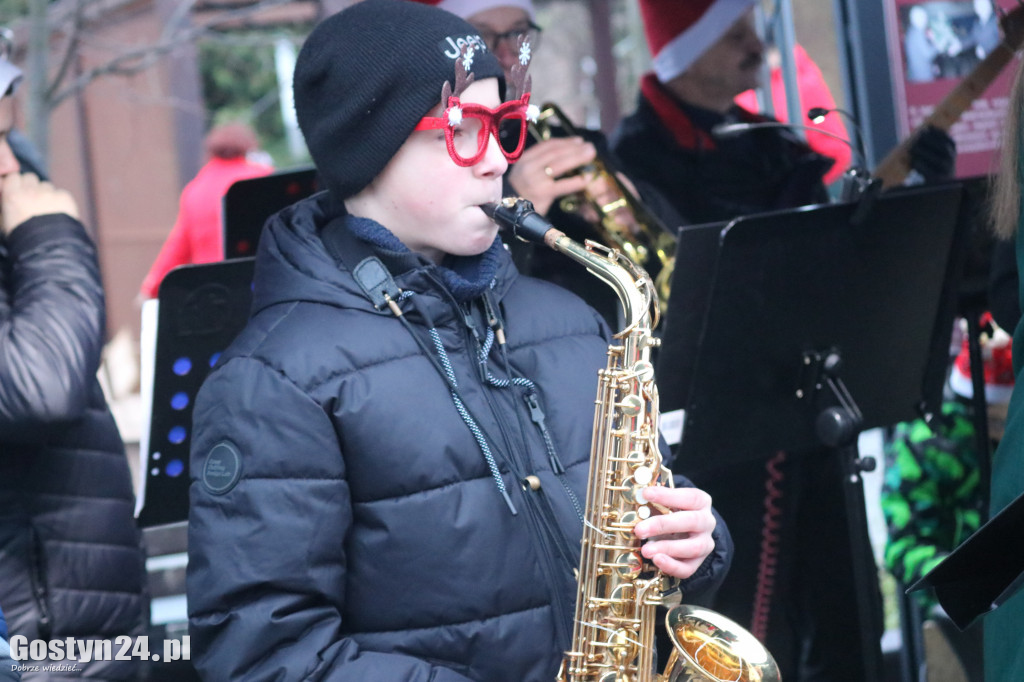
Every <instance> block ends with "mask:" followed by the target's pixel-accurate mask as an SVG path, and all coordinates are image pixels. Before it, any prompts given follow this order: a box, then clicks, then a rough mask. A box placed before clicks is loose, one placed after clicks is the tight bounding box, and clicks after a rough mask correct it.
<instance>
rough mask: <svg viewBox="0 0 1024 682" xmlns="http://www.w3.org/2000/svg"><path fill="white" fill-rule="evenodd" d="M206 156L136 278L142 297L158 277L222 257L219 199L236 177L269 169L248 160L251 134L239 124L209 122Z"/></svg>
mask: <svg viewBox="0 0 1024 682" xmlns="http://www.w3.org/2000/svg"><path fill="white" fill-rule="evenodd" d="M205 146H206V153H207V155H208V156H209V157H210V160H209V161H207V162H206V164H205V165H204V166H203V167H202V168H200V169H199V172H198V173H196V176H195V177H194V178H192V180H191V181H190V182H189V183H188V184H187V185H185V189H184V190H182V192H181V199H180V200H179V202H178V219H177V220H176V221H175V223H174V227H173V228H172V229H171V233H170V234H169V235H168V236H167V241H165V242H164V245H163V247H162V248H161V249H160V254H159V255H158V256H157V257H156V260H155V261H154V262H153V265H152V266H151V267H150V268H149V274H147V275H146V279H145V280H143V282H142V296H143V297H144V298H155V297H156V295H157V291H158V290H159V288H160V282H162V281H163V279H164V276H165V275H166V274H167V273H168V272H170V271H171V270H173V269H174V268H176V267H178V266H179V265H187V264H189V263H211V262H214V261H218V260H221V259H223V258H224V231H223V223H222V218H221V200H222V199H223V198H224V195H225V194H226V193H227V191H228V188H229V187H231V185H233V184H234V183H236V182H238V181H239V180H248V179H249V178H258V177H262V176H264V175H269V174H270V173H271V172H273V170H274V169H273V168H272V167H271V166H268V165H265V164H262V163H254V162H252V161H249V159H248V158H247V157H246V155H247V154H249V153H250V152H252V151H254V150H255V149H256V146H257V141H256V134H255V133H254V132H253V130H252V128H250V127H249V126H247V125H245V124H244V123H226V124H223V125H220V126H216V127H214V128H213V129H212V130H210V132H209V133H208V134H207V136H206V141H205Z"/></svg>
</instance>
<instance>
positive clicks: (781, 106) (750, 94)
mask: <svg viewBox="0 0 1024 682" xmlns="http://www.w3.org/2000/svg"><path fill="white" fill-rule="evenodd" d="M793 58H794V59H795V60H796V79H797V87H798V89H799V90H800V105H801V107H802V108H803V112H801V113H800V114H799V115H797V116H795V117H793V118H790V116H789V113H788V112H787V111H786V109H787V105H786V85H785V83H784V81H783V76H782V66H781V58H780V57H779V54H778V50H770V51H769V52H768V54H767V59H768V62H769V64H771V93H772V111H773V112H774V116H775V117H776V118H777V119H779V120H780V121H783V122H790V121H792V122H793V123H794V124H795V125H803V126H809V127H811V128H816V129H818V130H824V131H825V132H826V133H832V134H833V135H838V136H839V137H841V138H842V140H838V139H836V138H835V137H831V136H829V135H822V134H821V133H818V132H815V131H813V130H812V131H809V132H808V133H807V145H808V146H809V147H810V148H811V149H813V150H814V151H816V152H818V153H819V154H821V155H822V156H827V157H828V158H830V159H835V164H834V165H833V166H832V168H830V169H829V171H828V172H827V173H825V176H824V178H823V180H824V182H825V184H826V185H831V184H832V183H833V182H835V181H836V180H838V179H839V178H840V177H841V176H842V175H843V173H844V172H845V171H846V169H847V168H849V167H850V161H851V159H852V156H853V151H852V149H851V148H850V144H849V142H843V140H847V141H848V140H849V139H850V136H849V135H848V134H847V132H846V126H845V125H844V124H843V119H842V117H841V116H840V115H839V113H838V112H837V113H834V114H831V115H830V116H826V117H825V119H824V120H823V121H821V122H820V123H819V122H817V121H811V120H808V119H807V117H806V115H805V113H804V112H806V111H808V110H809V109H810V108H811V107H821V108H823V109H827V110H829V111H831V110H833V109H835V108H836V100H835V98H834V97H833V96H832V91H831V90H829V87H828V83H826V82H825V77H824V76H823V75H822V73H821V69H820V68H819V67H818V65H817V64H815V63H814V60H813V59H811V56H810V55H809V54H807V51H806V50H805V49H804V48H803V46H802V45H794V46H793ZM736 104H738V105H740V106H741V107H743V108H744V109H746V110H747V111H757V110H758V106H757V93H756V92H755V91H754V90H746V91H744V92H741V93H740V94H738V95H736ZM794 119H795V120H794Z"/></svg>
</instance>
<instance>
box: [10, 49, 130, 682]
mask: <svg viewBox="0 0 1024 682" xmlns="http://www.w3.org/2000/svg"><path fill="white" fill-rule="evenodd" d="M20 79H21V72H20V71H19V70H18V69H17V67H15V66H14V65H13V64H12V63H11V62H10V61H8V60H6V59H4V58H2V57H0V93H2V98H0V510H2V511H0V604H2V605H3V609H4V614H5V615H6V617H7V622H8V626H9V628H10V635H11V636H12V637H15V636H21V637H26V638H27V639H28V640H29V641H32V640H44V641H45V640H49V641H50V642H54V641H57V640H61V641H62V643H63V642H64V641H66V640H67V639H69V638H73V639H74V640H77V641H83V640H108V641H110V640H113V639H114V638H115V637H118V636H122V635H141V634H144V633H145V628H146V627H147V626H148V624H149V617H148V616H149V608H148V599H147V596H146V567H145V554H144V552H143V550H142V548H141V543H140V540H141V538H140V532H139V529H138V527H137V526H136V523H135V518H134V516H133V512H134V508H135V497H134V492H133V487H132V480H131V473H130V470H129V467H128V460H127V458H126V456H125V450H124V443H123V442H122V440H121V436H120V434H119V433H118V430H117V425H116V424H115V423H114V419H113V417H112V416H111V414H110V410H109V408H108V407H107V404H106V401H105V399H104V397H103V392H102V390H101V389H100V385H99V382H98V381H97V378H96V372H97V369H98V368H99V364H100V352H101V350H102V347H103V340H104V333H105V325H106V320H105V311H104V296H103V286H102V283H101V281H100V270H99V263H98V260H97V254H96V247H95V245H94V244H93V243H92V241H91V240H90V238H89V236H88V235H87V234H86V231H85V227H84V226H83V225H82V223H81V222H79V220H78V217H77V216H78V209H77V206H76V205H75V201H74V199H73V198H72V197H71V195H70V194H69V193H68V192H66V191H64V190H61V189H58V188H56V187H54V186H53V185H52V184H51V183H49V182H45V181H41V180H39V178H38V177H37V176H35V175H34V174H31V173H24V174H23V173H22V172H21V171H20V166H19V163H18V159H17V158H16V157H15V155H14V153H13V151H12V150H11V147H10V145H9V144H8V142H7V134H8V132H9V131H10V130H11V127H12V125H13V124H14V99H13V92H14V88H15V86H16V85H17V83H18V82H19V80H20ZM111 646H113V643H111ZM113 648H114V650H115V651H116V650H117V648H116V647H113ZM57 662H61V661H57ZM65 662H66V661H65ZM43 663H44V664H45V663H46V662H45V661H44V662H43ZM140 665H141V663H140V662H139V661H131V660H129V661H95V660H93V661H90V662H87V663H84V662H80V661H78V662H74V664H73V666H72V667H75V668H77V671H76V672H75V673H74V674H73V675H72V676H73V677H74V678H75V679H102V680H131V679H136V678H137V676H138V674H139V672H140ZM39 667H40V672H28V671H26V672H25V674H24V676H23V679H24V680H26V681H27V682H28V681H31V682H38V681H40V680H49V679H64V678H65V677H66V676H67V675H69V674H70V673H61V672H54V673H50V672H47V671H45V670H43V668H45V665H40V666H39Z"/></svg>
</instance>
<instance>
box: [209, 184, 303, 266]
mask: <svg viewBox="0 0 1024 682" xmlns="http://www.w3.org/2000/svg"><path fill="white" fill-rule="evenodd" d="M317 184H318V183H317V176H316V169H315V168H313V167H312V166H310V167H307V168H297V169H294V170H289V171H281V172H278V173H272V174H271V175H265V176H263V177H259V178H250V179H248V180H239V181H238V182H236V183H234V184H233V185H231V187H229V188H228V191H227V193H226V194H225V195H224V203H223V211H224V257H225V258H246V257H248V256H255V255H256V245H257V244H258V243H259V240H260V233H261V232H262V231H263V224H264V223H265V222H266V221H267V218H269V217H270V216H272V215H274V214H275V213H277V212H278V211H280V210H281V209H282V208H284V207H286V206H290V205H292V204H294V203H295V202H296V201H299V200H300V199H304V198H306V197H308V196H310V195H311V194H313V193H314V192H316V190H317Z"/></svg>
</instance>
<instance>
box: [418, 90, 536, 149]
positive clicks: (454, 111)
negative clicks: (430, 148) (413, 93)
mask: <svg viewBox="0 0 1024 682" xmlns="http://www.w3.org/2000/svg"><path fill="white" fill-rule="evenodd" d="M529 104H530V93H526V94H525V95H523V96H522V97H521V98H519V99H517V100H512V101H511V102H505V103H504V104H501V105H499V106H498V107H496V108H494V109H491V108H489V107H485V106H483V105H482V104H463V103H462V102H461V101H460V100H459V98H458V97H456V96H455V95H452V96H451V97H449V98H448V108H447V109H445V110H444V114H442V115H441V116H424V117H423V118H422V119H420V122H419V123H418V124H417V125H416V128H415V130H437V129H440V128H443V129H444V141H445V144H446V145H447V146H448V155H449V156H451V157H452V161H454V162H455V163H457V164H458V165H460V166H472V165H473V164H475V163H478V162H479V161H480V159H482V158H483V157H484V154H485V153H486V152H487V141H488V138H489V137H490V136H491V135H493V136H494V139H495V140H497V141H498V147H499V148H500V149H501V153H502V154H504V155H505V158H506V159H508V160H509V163H514V162H515V161H517V160H518V159H519V157H520V155H522V153H523V144H524V143H525V142H526V118H527V116H526V111H527V108H528V107H529Z"/></svg>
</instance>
